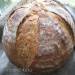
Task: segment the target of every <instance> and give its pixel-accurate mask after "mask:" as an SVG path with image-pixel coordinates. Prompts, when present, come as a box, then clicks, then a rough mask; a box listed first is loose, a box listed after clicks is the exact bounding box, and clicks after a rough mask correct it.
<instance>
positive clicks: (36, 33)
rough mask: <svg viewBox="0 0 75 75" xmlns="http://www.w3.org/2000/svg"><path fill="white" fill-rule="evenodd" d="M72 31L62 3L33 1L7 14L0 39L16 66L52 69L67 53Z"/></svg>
mask: <svg viewBox="0 0 75 75" xmlns="http://www.w3.org/2000/svg"><path fill="white" fill-rule="evenodd" d="M74 31H75V26H74V22H73V19H72V16H71V14H70V13H69V12H68V11H67V10H66V8H65V7H64V6H63V5H62V4H60V3H58V2H57V1H56V0H43V1H40V2H39V1H34V2H32V3H30V4H27V5H23V6H21V7H19V8H17V9H16V10H14V11H13V12H12V13H11V14H10V16H9V18H8V20H7V24H6V25H5V27H4V33H3V40H2V41H3V45H4V47H5V52H6V54H7V56H8V57H9V59H10V60H11V61H12V63H14V64H15V65H17V66H18V67H21V68H23V69H28V68H29V69H32V71H41V70H42V71H44V70H47V69H49V70H51V71H52V70H55V69H57V68H59V67H61V66H62V65H63V64H64V62H65V61H66V60H67V59H68V58H69V56H70V55H71V53H72V51H73V46H74V39H75V37H74V33H75V32H74Z"/></svg>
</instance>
